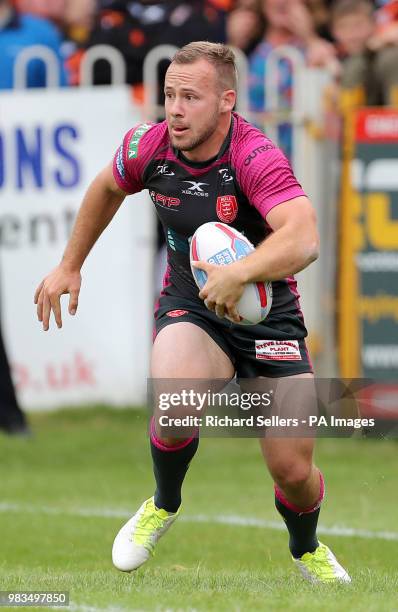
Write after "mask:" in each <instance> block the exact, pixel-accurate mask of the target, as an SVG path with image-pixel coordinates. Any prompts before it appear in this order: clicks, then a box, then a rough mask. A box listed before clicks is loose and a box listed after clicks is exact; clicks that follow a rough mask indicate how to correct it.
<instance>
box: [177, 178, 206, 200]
mask: <svg viewBox="0 0 398 612" xmlns="http://www.w3.org/2000/svg"><path fill="white" fill-rule="evenodd" d="M182 182H183V183H188V185H190V187H188V188H187V189H183V190H182V193H183V194H184V195H193V196H199V197H201V198H208V197H209V194H208V192H207V191H205V190H204V189H203V187H204V186H205V185H206V186H208V185H209V183H199V182H196V181H182Z"/></svg>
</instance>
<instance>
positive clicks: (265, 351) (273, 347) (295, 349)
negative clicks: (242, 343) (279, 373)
mask: <svg viewBox="0 0 398 612" xmlns="http://www.w3.org/2000/svg"><path fill="white" fill-rule="evenodd" d="M254 342H255V346H256V359H272V360H274V361H301V360H302V357H301V353H300V347H299V343H298V340H255V341H254Z"/></svg>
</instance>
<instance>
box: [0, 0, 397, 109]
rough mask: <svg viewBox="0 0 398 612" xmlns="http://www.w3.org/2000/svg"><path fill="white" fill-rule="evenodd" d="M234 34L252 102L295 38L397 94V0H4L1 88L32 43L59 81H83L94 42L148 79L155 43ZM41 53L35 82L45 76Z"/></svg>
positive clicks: (99, 76) (309, 51)
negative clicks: (276, 53)
mask: <svg viewBox="0 0 398 612" xmlns="http://www.w3.org/2000/svg"><path fill="white" fill-rule="evenodd" d="M199 39H204V40H210V41H220V42H227V43H228V44H231V45H233V46H235V47H238V48H240V49H241V50H242V51H243V52H244V53H245V54H246V55H247V57H248V60H249V65H250V86H249V95H250V104H251V108H252V110H254V111H256V110H258V111H259V110H262V109H264V107H265V105H266V92H265V90H264V75H265V70H266V65H267V63H266V60H267V57H268V55H269V53H270V52H271V51H272V50H273V49H275V48H277V47H279V46H281V45H289V46H293V47H295V48H296V49H297V50H298V51H299V52H300V53H301V54H302V56H303V58H305V60H306V62H307V64H308V65H309V66H318V67H323V68H325V69H327V70H329V71H330V72H331V73H332V75H333V77H334V78H335V79H336V81H337V82H339V83H341V85H342V86H343V87H344V88H349V87H362V88H363V91H364V94H365V101H366V102H368V103H370V104H385V103H386V104H387V103H391V102H394V101H395V99H396V98H395V97H394V96H395V94H393V92H394V89H395V86H396V84H397V83H398V62H397V61H396V60H397V49H398V0H375V1H373V2H372V1H371V0H204V1H198V0H191V1H184V0H163V1H162V0H142V1H141V2H136V1H134V0H0V88H2V89H6V88H11V87H12V85H13V65H14V62H15V57H16V55H17V53H18V52H19V51H20V50H21V49H23V48H24V47H27V46H30V45H33V44H42V45H46V46H48V47H49V48H50V49H51V50H52V51H53V52H54V53H55V56H56V57H57V58H58V60H59V63H60V67H61V72H60V74H61V84H63V85H67V84H68V85H76V84H78V83H79V66H80V62H81V59H82V57H83V56H84V53H85V52H86V50H87V49H88V48H90V47H92V46H93V45H97V44H106V45H111V46H112V47H116V48H117V49H118V50H119V51H120V52H121V53H122V55H123V57H124V58H125V61H126V66H127V81H128V83H129V84H131V85H139V84H141V83H142V66H143V61H144V58H145V56H146V54H147V53H148V51H149V50H150V49H151V48H153V47H155V46H157V45H159V44H173V45H176V46H182V45H184V44H185V43H187V42H189V41H192V40H199ZM109 81H110V73H109V66H108V65H107V64H106V62H101V61H99V62H98V63H97V64H96V65H95V72H94V83H95V84H104V83H109ZM44 85H45V71H44V69H43V65H42V64H41V62H40V61H35V62H32V63H31V65H30V66H29V72H28V86H34V87H38V86H44ZM278 86H279V89H280V91H279V94H280V103H281V105H282V107H283V106H286V107H289V105H290V103H291V66H290V64H289V61H288V60H286V61H284V62H281V64H280V76H279V83H278Z"/></svg>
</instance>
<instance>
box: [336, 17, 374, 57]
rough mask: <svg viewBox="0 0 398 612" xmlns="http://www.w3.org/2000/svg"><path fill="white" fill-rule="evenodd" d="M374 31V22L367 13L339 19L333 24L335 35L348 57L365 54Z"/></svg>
mask: <svg viewBox="0 0 398 612" xmlns="http://www.w3.org/2000/svg"><path fill="white" fill-rule="evenodd" d="M374 30H375V23H374V20H373V18H372V17H371V16H370V15H367V14H366V13H365V12H358V13H352V15H345V16H343V17H339V18H338V19H336V21H335V23H334V24H333V35H334V37H335V39H336V40H337V42H338V43H339V44H340V45H341V46H342V48H343V49H344V51H345V52H346V53H348V55H357V54H359V53H363V51H364V50H365V49H366V44H367V42H368V40H369V38H370V37H371V36H372V34H373V33H374Z"/></svg>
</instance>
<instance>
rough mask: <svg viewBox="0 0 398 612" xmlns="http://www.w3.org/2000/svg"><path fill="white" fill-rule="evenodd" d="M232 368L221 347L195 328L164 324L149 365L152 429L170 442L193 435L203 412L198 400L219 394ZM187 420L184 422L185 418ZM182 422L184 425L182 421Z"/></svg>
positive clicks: (232, 373) (189, 325)
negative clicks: (187, 419)
mask: <svg viewBox="0 0 398 612" xmlns="http://www.w3.org/2000/svg"><path fill="white" fill-rule="evenodd" d="M234 373H235V368H234V366H233V364H232V362H231V360H230V358H229V357H228V355H227V354H226V353H225V352H224V351H223V350H222V348H221V347H220V346H219V345H218V344H217V342H215V340H213V338H212V337H211V336H210V335H209V333H207V332H206V331H204V329H202V328H201V327H199V326H198V325H195V324H194V323H189V322H178V323H173V324H169V325H166V327H164V328H163V329H161V330H160V331H159V333H158V335H157V336H156V339H155V342H154V345H153V351H152V363H151V376H152V381H151V382H152V395H153V409H154V427H155V431H156V433H157V435H158V437H160V438H162V439H163V440H167V441H169V442H170V441H172V440H178V439H181V438H187V437H191V436H192V435H195V432H196V430H197V422H196V423H195V421H194V420H193V419H200V417H202V416H203V414H204V411H205V409H206V405H205V404H203V403H202V401H199V400H198V398H199V397H202V398H203V396H206V394H207V393H208V392H209V391H211V392H213V393H216V392H218V391H220V390H221V389H222V388H223V387H224V386H225V385H226V383H227V382H228V381H229V380H230V379H231V378H232V377H233V376H234ZM187 417H190V419H191V420H190V421H189V422H188V423H186V421H184V419H186V418H187ZM181 419H182V420H183V422H181Z"/></svg>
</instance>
